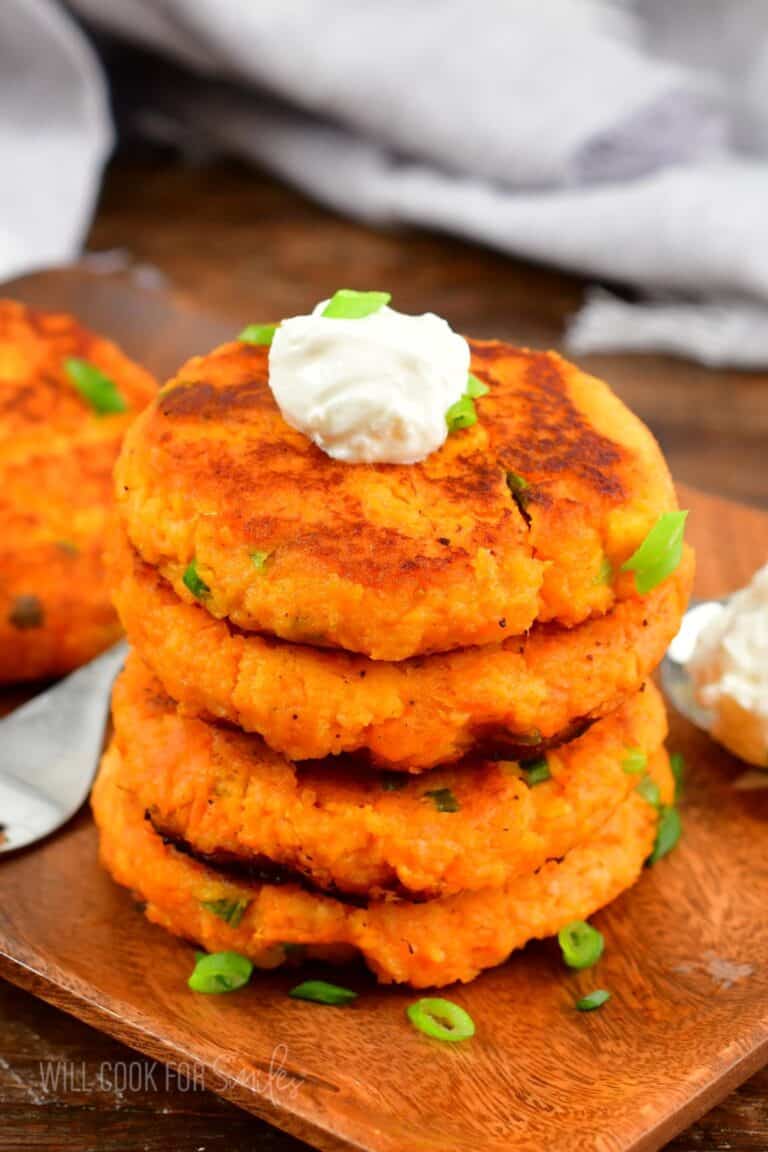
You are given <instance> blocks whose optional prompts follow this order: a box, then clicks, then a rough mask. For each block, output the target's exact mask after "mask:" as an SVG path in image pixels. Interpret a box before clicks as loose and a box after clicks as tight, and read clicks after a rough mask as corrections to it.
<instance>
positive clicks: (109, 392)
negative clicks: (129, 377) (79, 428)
mask: <svg viewBox="0 0 768 1152" xmlns="http://www.w3.org/2000/svg"><path fill="white" fill-rule="evenodd" d="M64 371H65V372H66V374H67V376H68V377H69V379H70V380H71V381H72V383H73V384H74V386H75V388H76V389H77V391H78V392H79V393H80V395H81V396H82V398H83V400H85V401H87V403H88V404H90V406H91V408H93V410H94V412H96V413H98V415H99V416H106V415H108V414H109V413H111V412H125V411H127V409H128V405H127V404H126V402H125V398H124V397H123V396H122V395H121V393H120V392H119V390H118V388H117V385H116V384H115V383H114V382H113V381H112V380H110V378H109V376H105V375H104V373H103V372H100V371H99V369H98V368H97V367H96V365H95V364H91V363H90V362H89V361H88V360H78V359H76V358H75V357H73V356H72V357H70V358H69V359H68V360H65V361H64Z"/></svg>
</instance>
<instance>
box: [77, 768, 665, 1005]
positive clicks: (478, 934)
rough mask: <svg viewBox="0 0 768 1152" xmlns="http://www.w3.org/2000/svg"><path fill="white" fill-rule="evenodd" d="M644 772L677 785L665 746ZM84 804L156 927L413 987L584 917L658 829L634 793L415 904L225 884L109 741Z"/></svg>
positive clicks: (628, 879)
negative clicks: (516, 858) (357, 963)
mask: <svg viewBox="0 0 768 1152" xmlns="http://www.w3.org/2000/svg"><path fill="white" fill-rule="evenodd" d="M650 770H651V772H652V774H653V776H654V777H655V779H656V780H657V781H658V783H659V785H660V788H661V792H662V799H663V800H664V801H667V802H668V801H669V800H670V799H671V796H672V791H673V784H672V779H671V774H670V771H669V763H668V759H667V756H666V753H665V752H664V751H663V750H661V751H659V752H658V753H656V755H655V756H654V757H653V759H652V761H651V764H650ZM92 803H93V810H94V815H95V817H96V822H97V824H98V826H99V828H100V835H101V858H102V861H103V863H104V865H105V867H106V868H107V869H108V870H109V871H110V872H111V873H112V876H113V877H114V879H115V880H117V881H118V882H119V883H120V884H124V885H125V886H126V887H128V888H131V889H132V890H133V891H134V892H135V893H137V894H138V896H139V897H140V898H141V899H142V900H144V901H146V908H145V912H146V915H147V917H148V918H149V919H150V920H151V921H153V922H154V923H157V924H161V925H162V926H163V927H164V928H167V929H169V930H170V931H171V932H174V933H175V934H176V935H178V936H182V937H184V938H185V939H188V940H195V941H197V942H198V943H199V944H201V945H202V946H203V947H204V948H206V949H208V950H209V951H212V952H213V951H219V950H228V949H231V950H234V951H237V952H240V953H243V954H244V955H246V956H249V957H250V958H251V959H252V960H253V961H254V963H255V964H256V965H258V966H260V967H265V968H273V967H276V966H277V965H279V964H281V963H282V962H283V961H284V960H285V959H286V956H287V955H288V954H289V953H291V952H292V951H293V950H294V949H295V946H296V945H302V946H307V947H308V948H309V949H310V951H312V950H316V949H320V950H321V951H322V950H328V949H331V950H334V949H341V952H342V954H344V953H345V952H346V950H347V949H353V950H354V951H356V952H360V953H361V954H362V956H363V957H364V959H365V961H366V963H367V964H368V965H369V966H370V967H371V968H372V969H373V971H374V972H375V973H376V975H377V977H378V978H379V980H381V981H382V982H385V983H389V982H405V983H409V984H412V985H414V986H416V987H424V986H428V985H443V984H450V983H452V982H453V981H455V980H463V981H466V980H471V979H472V978H473V977H474V976H476V975H477V973H478V972H480V971H481V970H482V969H483V968H488V967H491V966H492V965H494V964H500V963H501V962H502V961H503V960H505V959H506V958H507V956H508V955H509V953H510V952H512V951H513V950H514V949H516V948H521V947H522V946H523V945H524V944H525V943H526V942H527V941H528V940H531V939H534V938H541V937H544V936H550V935H552V934H553V933H555V932H557V931H559V929H560V928H562V927H563V926H564V925H565V924H567V923H569V922H570V921H572V920H575V919H582V918H586V917H588V916H591V915H592V914H593V913H594V912H596V911H597V910H598V909H599V908H602V907H603V905H605V904H607V903H608V902H609V901H611V900H613V899H615V897H616V896H618V895H619V894H620V893H621V892H623V891H624V890H625V889H626V888H629V886H630V885H631V884H633V883H634V882H635V880H636V879H637V878H638V876H639V874H640V872H641V870H642V866H643V861H644V860H645V859H646V858H647V856H648V855H649V853H650V851H651V848H652V846H653V841H654V837H655V833H656V825H657V813H656V809H655V808H653V807H652V806H651V805H650V804H649V803H648V802H647V801H646V800H644V799H643V798H642V796H641V795H640V794H639V793H636V792H633V793H632V794H631V795H630V796H629V797H627V799H626V800H624V801H623V803H622V804H621V805H620V806H619V807H618V808H617V809H616V811H615V812H614V814H613V815H612V816H611V818H610V819H609V820H608V822H607V823H606V824H605V825H604V826H603V827H602V828H601V829H599V830H598V831H597V832H596V833H595V835H594V836H593V838H592V839H591V840H590V841H589V842H587V843H585V844H582V845H580V846H579V847H578V848H574V850H573V851H572V852H570V853H569V854H568V855H567V856H566V857H565V858H564V859H563V860H562V861H549V862H548V863H546V864H545V865H544V866H543V867H542V868H541V869H540V870H539V871H538V872H536V873H531V874H529V875H526V876H524V877H518V878H516V879H514V880H512V881H510V882H509V883H507V884H505V885H503V886H501V887H497V888H483V889H481V890H479V891H477V892H463V893H461V894H459V895H456V896H445V897H442V898H440V899H437V900H429V901H427V902H426V903H421V904H414V903H411V902H408V901H404V900H384V901H371V902H370V903H369V904H368V905H367V906H366V907H363V908H356V907H351V906H349V905H348V904H345V903H342V902H341V901H339V900H336V899H333V898H331V897H328V896H321V895H317V894H314V893H309V892H306V891H304V890H303V889H302V888H300V887H299V886H297V885H291V884H288V885H282V886H281V885H275V884H253V883H247V882H242V881H239V880H233V879H232V878H231V877H228V876H227V875H226V874H224V873H222V872H221V871H220V870H216V869H212V868H211V867H210V866H206V865H203V864H201V863H199V862H198V861H196V860H193V859H190V858H189V857H188V856H187V855H185V854H183V853H180V852H179V851H178V850H176V849H175V848H174V847H173V846H172V845H169V844H166V843H164V842H163V839H162V837H161V836H160V835H158V833H156V832H155V831H153V829H152V826H151V824H150V823H149V822H148V821H147V820H145V818H144V809H143V808H142V805H141V804H140V803H139V801H138V800H137V799H136V798H135V797H133V796H131V795H130V793H129V792H128V791H126V790H125V788H124V787H123V766H122V762H121V757H120V753H119V752H118V750H117V749H116V748H115V747H113V748H112V749H111V750H110V751H109V752H108V753H107V755H106V757H105V758H104V761H103V764H102V768H101V773H100V775H99V778H98V780H97V782H96V786H95V788H94V791H93V798H92Z"/></svg>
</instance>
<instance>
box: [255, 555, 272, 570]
mask: <svg viewBox="0 0 768 1152" xmlns="http://www.w3.org/2000/svg"><path fill="white" fill-rule="evenodd" d="M268 557H269V552H251V563H252V564H253V566H254V568H263V567H264V565H265V564H266V562H267V559H268Z"/></svg>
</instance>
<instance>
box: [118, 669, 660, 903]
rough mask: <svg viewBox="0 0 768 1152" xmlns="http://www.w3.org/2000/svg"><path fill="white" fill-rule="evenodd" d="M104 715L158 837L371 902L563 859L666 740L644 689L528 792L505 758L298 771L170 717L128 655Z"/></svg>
mask: <svg viewBox="0 0 768 1152" xmlns="http://www.w3.org/2000/svg"><path fill="white" fill-rule="evenodd" d="M112 712H113V719H114V725H115V743H116V745H117V748H118V749H119V751H120V754H121V757H122V761H123V772H122V783H123V786H124V787H125V788H128V789H129V790H130V791H131V792H132V793H133V794H134V795H135V797H136V799H137V801H138V802H139V803H140V804H141V805H142V807H143V808H144V809H146V810H147V813H148V818H149V819H151V821H152V823H153V825H154V827H155V828H156V830H158V831H160V832H162V833H164V834H165V835H167V836H170V837H171V838H173V839H175V840H181V841H184V842H186V843H188V844H190V845H191V847H192V848H193V849H194V850H195V851H196V852H198V853H200V854H202V855H204V856H206V857H212V858H214V859H216V860H219V861H222V862H224V863H231V864H236V863H238V864H242V865H243V866H247V865H249V864H252V865H254V866H256V867H260V868H262V870H263V871H268V870H269V867H270V865H275V864H276V865H279V866H280V867H281V868H282V869H283V870H285V871H286V872H287V873H289V874H290V873H294V874H297V875H298V876H299V877H305V878H307V879H308V880H309V881H310V882H311V883H312V885H313V886H314V887H316V888H319V889H321V890H324V891H335V890H338V891H341V892H347V893H368V894H375V895H382V894H384V893H385V892H394V893H401V894H402V893H407V894H409V895H411V896H412V895H413V894H414V893H418V894H421V895H422V896H425V895H426V896H434V895H437V894H444V893H450V892H459V891H462V890H463V889H476V888H483V887H495V886H498V885H500V884H502V883H504V882H505V881H506V880H508V879H509V878H510V877H512V876H515V875H519V874H522V873H525V872H531V871H533V870H534V869H536V868H538V867H540V866H541V865H542V864H543V863H544V862H545V860H547V859H550V858H553V857H559V856H563V855H564V854H565V853H566V852H569V851H570V850H571V849H572V848H573V847H574V846H575V845H576V844H579V843H582V842H583V841H584V840H587V839H589V837H590V836H591V835H592V833H593V832H594V831H595V830H596V829H597V828H599V827H600V826H601V825H602V824H604V823H605V821H606V820H607V818H608V816H609V815H610V814H611V812H612V811H613V810H614V809H615V808H616V806H617V805H618V804H619V803H620V802H621V801H622V800H623V799H624V798H625V797H626V796H627V795H628V793H629V792H630V791H631V790H632V789H633V788H634V787H635V785H636V784H637V782H638V779H639V778H640V777H638V776H637V775H630V774H628V773H627V772H626V771H624V769H623V767H622V762H623V761H624V760H625V758H626V756H627V754H628V751H629V750H630V749H635V750H637V749H639V750H641V751H642V752H643V753H645V754H646V755H647V756H650V755H651V754H652V753H654V752H656V750H657V749H658V748H659V747H660V746H661V744H662V742H663V740H664V737H665V735H666V717H665V713H664V705H663V703H662V701H661V697H660V696H659V693H658V691H657V690H656V689H655V688H654V687H653V685H651V684H649V685H648V686H647V687H646V690H645V691H644V692H640V693H638V694H637V695H635V696H634V697H632V698H631V699H630V700H629V701H627V703H626V704H625V705H624V706H623V707H622V708H621V709H619V710H618V711H617V712H614V713H613V714H612V715H610V716H607V717H606V718H605V719H603V720H601V721H600V722H599V723H598V724H595V725H594V727H592V728H591V729H590V730H589V732H587V733H586V735H584V736H582V737H581V738H580V739H578V740H574V741H572V742H571V743H570V744H567V745H565V746H564V747H562V748H560V749H559V750H558V751H557V752H551V753H549V755H548V756H547V758H546V760H544V761H538V762H537V769H536V770H537V771H538V772H539V773H541V772H542V770H543V765H546V766H547V768H548V770H549V772H550V773H551V778H550V779H548V780H545V781H542V782H538V783H533V784H531V783H530V782H529V776H528V773H527V771H526V767H525V764H523V766H522V767H521V766H520V765H519V764H518V763H516V762H513V761H483V760H474V759H472V760H465V761H463V762H462V763H461V764H459V765H456V766H454V767H452V768H442V769H440V768H438V769H435V770H434V771H433V772H430V773H429V776H428V777H424V776H422V777H415V776H410V777H409V776H404V775H403V774H395V773H391V772H386V773H380V772H373V771H365V770H361V768H360V766H359V764H357V763H348V762H347V761H346V760H345V759H341V760H335V761H333V762H330V763H329V762H328V761H324V762H322V763H317V762H315V763H311V762H308V763H306V764H305V765H303V766H302V767H297V766H296V765H294V764H291V763H290V762H289V761H287V760H285V759H283V758H282V757H281V756H278V755H277V754H276V753H274V752H272V751H270V750H269V749H268V748H267V747H266V745H265V744H264V742H263V741H262V740H261V739H259V737H257V736H246V735H245V734H244V733H242V732H238V731H236V730H235V729H232V728H229V727H225V726H220V725H213V724H208V723H205V722H204V721H202V720H196V719H194V718H192V717H189V716H184V715H182V714H181V713H179V712H178V711H177V708H176V705H175V704H174V702H173V701H172V700H171V699H170V698H169V697H168V696H166V695H165V693H164V692H163V689H162V687H161V685H160V684H159V682H158V681H157V680H156V679H155V678H154V677H153V676H152V674H151V673H150V672H149V671H148V670H147V668H146V667H145V666H144V665H143V664H142V663H141V661H140V660H139V659H138V657H137V656H136V655H132V656H131V657H130V659H129V661H128V665H127V667H126V669H125V671H124V672H123V673H122V675H121V676H120V678H119V680H118V681H117V684H116V685H115V690H114V696H113V706H112ZM529 771H530V769H529ZM534 780H535V777H534Z"/></svg>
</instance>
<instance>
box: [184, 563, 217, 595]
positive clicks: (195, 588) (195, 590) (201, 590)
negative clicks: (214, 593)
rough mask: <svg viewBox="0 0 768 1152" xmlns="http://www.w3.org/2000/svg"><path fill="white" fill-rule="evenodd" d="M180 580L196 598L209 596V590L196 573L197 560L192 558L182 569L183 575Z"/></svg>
mask: <svg viewBox="0 0 768 1152" xmlns="http://www.w3.org/2000/svg"><path fill="white" fill-rule="evenodd" d="M181 582H182V584H183V585H184V587H185V588H188V589H189V591H190V592H191V593H192V595H193V596H196V597H197V599H198V600H204V599H205V597H206V596H210V594H211V590H210V588H209V587H208V585H207V584H206V582H205V580H203V579H202V577H201V576H199V575H198V573H197V561H196V560H192V561H191V563H189V564H188V565H187V567H186V568H185V569H184V575H183V576H182V578H181Z"/></svg>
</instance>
